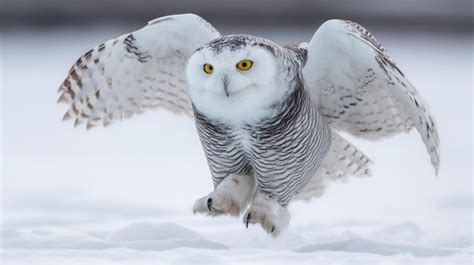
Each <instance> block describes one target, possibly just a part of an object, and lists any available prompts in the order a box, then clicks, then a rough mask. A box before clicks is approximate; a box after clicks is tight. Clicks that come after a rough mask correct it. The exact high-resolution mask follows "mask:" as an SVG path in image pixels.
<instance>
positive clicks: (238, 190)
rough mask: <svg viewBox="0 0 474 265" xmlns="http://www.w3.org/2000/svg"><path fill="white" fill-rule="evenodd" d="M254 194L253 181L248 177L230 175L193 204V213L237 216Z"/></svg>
mask: <svg viewBox="0 0 474 265" xmlns="http://www.w3.org/2000/svg"><path fill="white" fill-rule="evenodd" d="M254 192H255V180H254V179H253V178H252V177H250V176H243V175H242V176H241V175H230V176H228V177H227V178H225V179H224V180H223V181H222V182H221V183H220V184H219V185H218V186H217V188H216V190H214V191H213V192H211V193H209V195H207V196H204V197H202V198H200V199H199V200H197V201H196V202H195V203H194V207H193V211H194V212H195V213H204V214H207V215H211V216H216V215H223V214H230V215H233V216H239V215H240V213H241V212H242V210H244V209H245V208H246V207H247V205H248V204H249V201H250V200H251V198H252V195H253V193H254Z"/></svg>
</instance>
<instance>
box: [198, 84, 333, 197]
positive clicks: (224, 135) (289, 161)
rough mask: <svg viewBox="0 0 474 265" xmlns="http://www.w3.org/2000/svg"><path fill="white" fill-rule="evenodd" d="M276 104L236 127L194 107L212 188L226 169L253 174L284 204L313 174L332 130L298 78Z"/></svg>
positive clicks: (264, 190)
mask: <svg viewBox="0 0 474 265" xmlns="http://www.w3.org/2000/svg"><path fill="white" fill-rule="evenodd" d="M274 108H276V109H277V110H278V111H275V113H277V114H275V115H272V116H271V117H268V118H265V119H263V120H261V121H259V122H258V123H257V124H243V125H241V126H240V127H238V128H236V127H234V126H231V125H228V124H224V123H221V122H219V121H215V120H210V119H208V118H206V117H205V116H204V115H203V114H201V113H200V112H199V111H198V110H196V109H195V117H196V119H195V120H196V126H197V128H198V130H197V131H198V133H199V136H200V138H201V142H202V145H203V148H204V152H205V154H206V157H207V160H208V163H209V167H210V170H211V173H212V178H213V182H214V186H215V187H216V186H217V185H218V184H219V183H220V182H221V181H222V180H223V179H224V178H226V177H227V176H228V175H229V174H245V175H249V176H255V177H256V178H257V183H258V188H259V190H260V191H262V192H266V193H268V194H270V195H271V196H272V197H273V198H275V199H276V200H277V201H278V202H279V203H280V204H281V205H282V206H287V205H288V203H289V202H290V200H291V199H292V198H293V197H294V196H295V195H297V194H298V193H299V192H301V191H302V190H303V189H304V188H305V186H306V185H307V183H308V182H309V181H310V180H311V178H312V177H313V176H314V175H315V173H316V170H317V169H318V167H319V166H320V164H321V162H322V161H323V159H324V157H325V156H326V154H327V152H328V150H329V147H330V144H331V132H330V129H329V127H328V126H327V124H326V123H325V122H324V120H323V119H322V118H321V117H320V115H319V113H318V111H317V108H316V106H315V105H314V104H313V102H312V100H311V99H310V97H309V94H308V93H307V91H306V90H305V89H304V86H303V83H302V82H298V85H297V87H296V88H295V89H294V90H293V91H292V92H291V93H290V94H289V95H288V98H285V99H284V100H283V101H282V102H281V103H280V104H278V105H276V106H274Z"/></svg>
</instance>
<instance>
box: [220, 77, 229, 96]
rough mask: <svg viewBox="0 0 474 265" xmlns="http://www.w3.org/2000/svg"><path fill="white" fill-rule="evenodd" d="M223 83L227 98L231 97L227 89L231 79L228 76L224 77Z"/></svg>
mask: <svg viewBox="0 0 474 265" xmlns="http://www.w3.org/2000/svg"><path fill="white" fill-rule="evenodd" d="M222 83H223V84H224V91H225V94H226V96H227V97H229V91H228V90H227V87H228V86H229V84H230V80H229V77H228V76H227V75H224V77H223V78H222Z"/></svg>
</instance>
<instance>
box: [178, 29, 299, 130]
mask: <svg viewBox="0 0 474 265" xmlns="http://www.w3.org/2000/svg"><path fill="white" fill-rule="evenodd" d="M278 49H281V48H280V47H279V46H278V45H277V44H274V43H272V42H270V41H269V40H265V39H262V38H258V37H253V36H248V35H230V36H224V37H221V38H217V39H215V40H213V41H212V42H210V43H208V44H206V45H205V46H204V47H202V48H199V49H198V50H196V52H195V53H194V54H193V55H192V56H191V58H190V59H189V62H188V65H187V69H186V76H187V82H188V92H189V95H190V98H191V101H192V103H193V105H194V108H195V109H197V110H198V111H199V112H202V113H203V114H205V115H206V116H208V117H210V118H214V119H218V120H221V121H223V122H229V123H242V122H252V121H258V120H259V119H261V118H263V117H266V116H268V115H269V112H272V111H273V109H272V106H274V105H275V104H277V103H278V102H280V101H282V100H283V99H284V97H285V95H286V94H288V92H289V90H290V89H291V88H290V85H289V84H288V82H286V80H289V78H288V75H289V74H290V73H289V72H288V67H284V69H283V66H282V62H280V61H279V60H280V59H279V58H280V57H279V56H277V52H279V50H278Z"/></svg>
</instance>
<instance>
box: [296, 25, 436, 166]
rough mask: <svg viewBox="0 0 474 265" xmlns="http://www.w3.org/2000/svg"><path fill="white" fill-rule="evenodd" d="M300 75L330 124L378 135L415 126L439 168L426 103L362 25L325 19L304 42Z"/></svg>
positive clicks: (364, 134) (365, 135)
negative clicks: (305, 53) (304, 58)
mask: <svg viewBox="0 0 474 265" xmlns="http://www.w3.org/2000/svg"><path fill="white" fill-rule="evenodd" d="M307 49H308V59H307V62H306V65H305V67H304V68H303V76H304V79H305V81H306V83H307V85H308V87H309V89H310V90H311V93H312V95H313V96H314V100H315V101H316V102H317V103H318V105H319V110H320V113H321V114H322V115H323V116H324V117H325V118H326V120H327V121H328V123H329V124H330V125H331V127H332V128H334V129H336V130H341V131H346V132H349V133H350V134H352V135H355V136H359V137H363V138H368V139H378V138H382V137H384V136H389V135H393V134H396V133H400V132H408V131H409V130H410V129H411V128H412V127H413V126H415V127H416V129H417V130H418V132H419V133H420V135H421V137H422V138H423V142H424V143H425V146H426V148H427V150H428V152H429V155H430V157H431V163H432V165H433V166H434V168H435V170H436V171H437V170H438V167H439V151H438V145H439V138H438V133H437V129H436V125H435V122H434V120H433V117H432V115H431V113H430V111H429V109H428V106H427V104H426V103H425V101H424V100H423V99H422V98H421V96H420V95H419V94H418V92H417V91H416V89H415V87H414V86H413V85H412V84H410V82H409V81H408V80H407V79H406V78H405V76H404V74H403V73H402V72H401V71H400V69H398V67H397V66H396V64H395V63H394V61H393V60H392V59H391V58H390V57H389V55H388V54H387V52H386V51H385V49H384V48H383V47H382V46H381V45H380V44H379V43H378V42H377V40H376V39H375V38H374V37H373V36H372V35H371V34H370V33H369V32H368V31H367V30H366V29H364V28H363V27H362V26H360V25H358V24H356V23H354V22H351V21H344V20H330V21H327V22H325V23H324V24H323V25H322V26H321V27H320V28H319V29H318V30H317V31H316V33H315V34H314V36H313V38H312V39H311V41H310V43H309V44H308V47H307Z"/></svg>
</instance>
